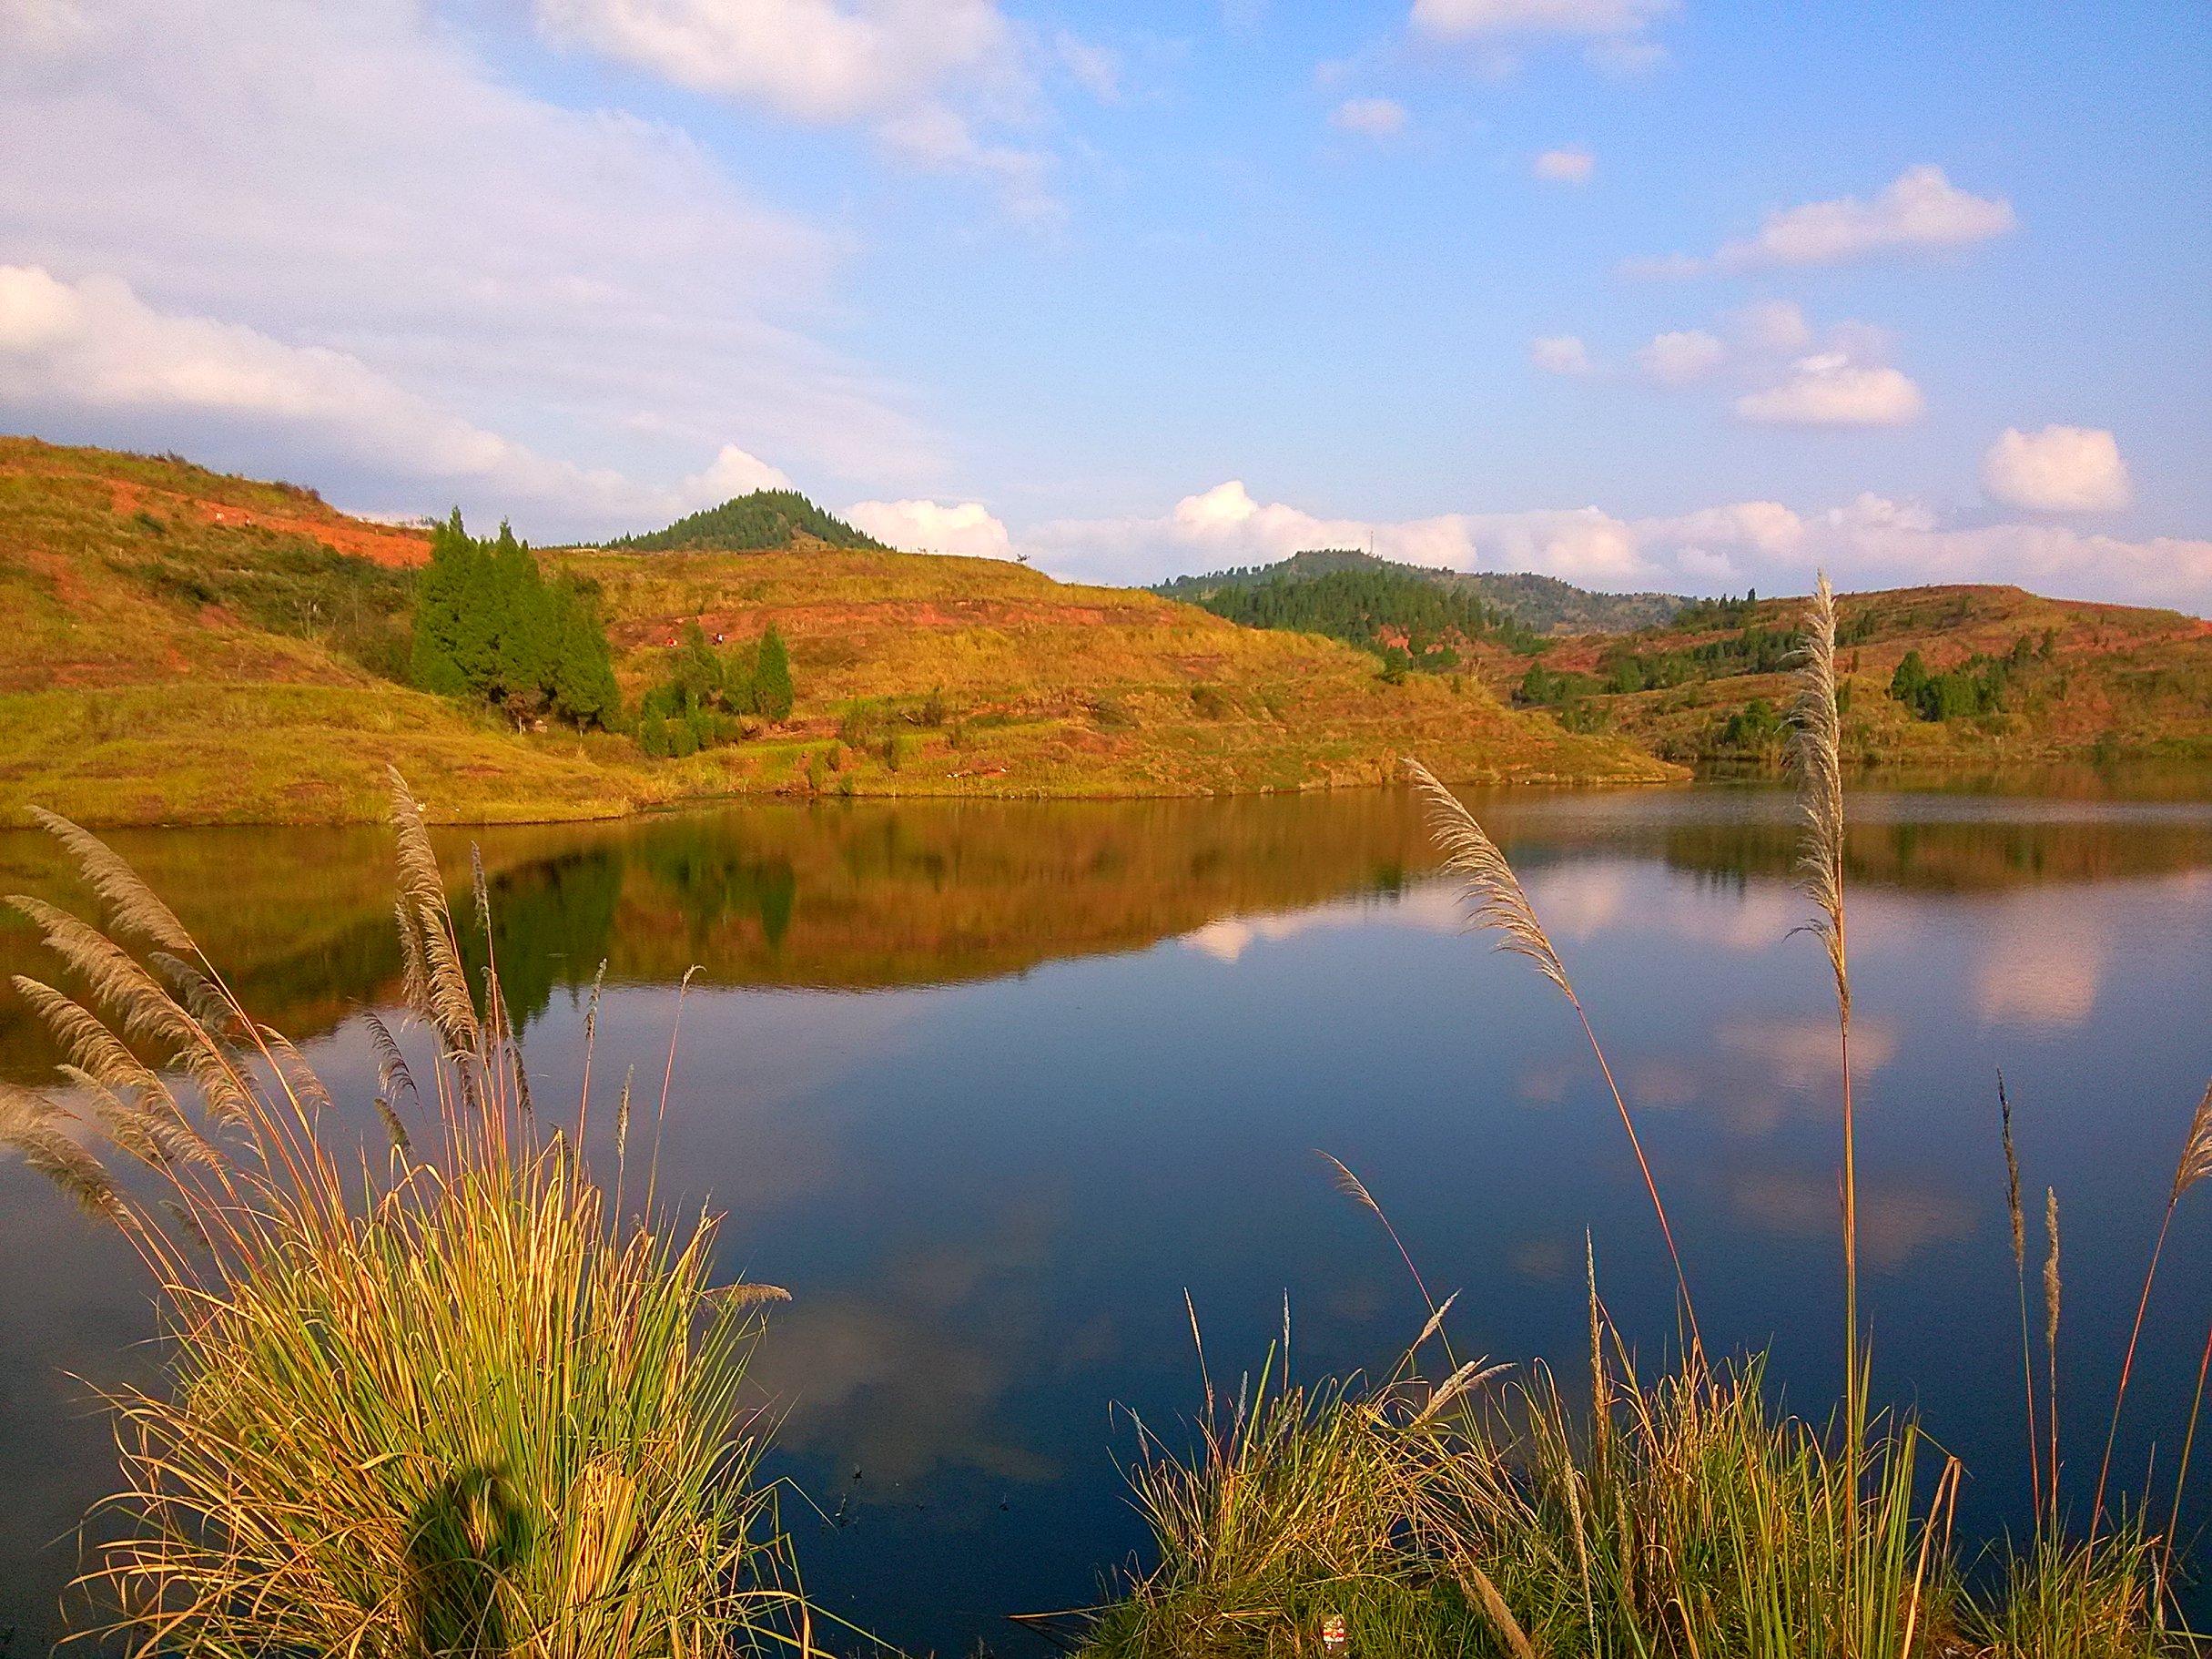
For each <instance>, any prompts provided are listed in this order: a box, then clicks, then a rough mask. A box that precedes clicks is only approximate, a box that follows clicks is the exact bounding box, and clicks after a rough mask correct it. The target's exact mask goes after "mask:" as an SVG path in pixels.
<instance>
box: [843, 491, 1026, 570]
mask: <svg viewBox="0 0 2212 1659" xmlns="http://www.w3.org/2000/svg"><path fill="white" fill-rule="evenodd" d="M845 517H846V520H847V522H848V523H849V524H852V525H854V526H855V527H856V528H857V529H860V530H865V531H866V532H867V533H868V534H870V535H872V536H874V537H875V538H876V539H877V540H878V541H879V542H884V543H888V545H891V546H893V547H902V548H905V549H907V550H908V551H909V552H913V553H951V554H960V555H966V556H967V557H969V558H975V559H1010V558H1012V557H1013V556H1014V548H1013V544H1012V542H1011V540H1010V538H1009V537H1008V535H1007V533H1006V525H1005V524H1003V523H1001V522H1000V521H999V519H996V518H994V517H992V516H991V514H990V510H989V508H988V507H986V506H984V505H983V504H982V503H981V502H975V501H964V502H960V503H959V504H955V505H950V506H947V505H945V504H940V503H939V502H934V501H860V502H855V503H854V504H852V505H851V506H849V507H847V509H846V510H845Z"/></svg>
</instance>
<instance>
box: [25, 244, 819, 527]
mask: <svg viewBox="0 0 2212 1659" xmlns="http://www.w3.org/2000/svg"><path fill="white" fill-rule="evenodd" d="M0 407H10V408H15V409H18V410H25V411H30V412H45V413H50V414H61V415H65V416H66V415H68V414H71V413H86V414H91V415H95V416H97V417H101V418H107V419H122V420H126V421H149V420H150V421H152V422H162V421H163V420H165V419H173V418H175V417H178V416H187V417H191V418H194V419H196V420H198V421H201V422H213V423H216V424H217V425H218V426H220V427H223V428H227V429H229V430H232V431H235V432H238V433H244V434H248V435H255V434H259V435H263V436H266V437H269V438H273V439H275V440H277V441H279V442H280V443H284V444H285V445H286V446H287V447H289V449H290V450H291V452H292V453H294V454H296V455H300V456H304V457H307V458H309V459H310V460H321V461H325V462H329V463H338V464H340V465H342V464H344V463H354V464H357V465H361V466H366V467H368V468H370V469H373V470H374V471H375V472H376V473H378V474H380V475H381V476H384V477H387V478H393V479H400V480H405V481H407V482H408V483H411V484H412V485H414V486H415V487H416V490H417V497H416V499H417V505H418V508H428V507H431V506H434V505H435V504H436V503H437V502H439V501H443V500H449V499H450V498H451V493H452V492H455V491H457V490H460V489H462V488H464V487H468V486H473V487H476V488H478V489H482V490H485V491H491V492H495V493H496V494H497V497H498V499H499V500H500V501H501V502H502V503H506V504H512V505H513V506H517V507H535V508H538V509H540V510H541V511H551V512H553V513H561V514H577V513H581V514H585V515H587V516H589V517H592V518H594V519H598V520H609V519H612V520H616V521H621V522H625V523H630V524H634V523H636V522H638V521H640V520H642V519H645V518H660V517H674V516H675V515H677V514H682V513H685V512H688V511H690V510H692V509H693V508H695V507H699V506H703V505H705V504H709V503H712V502H717V501H723V500H725V499H727V498H728V497H729V496H732V495H739V494H745V493H746V492H747V491H750V490H756V489H763V488H783V487H788V485H789V483H790V480H789V479H788V478H787V477H786V476H785V475H784V473H781V472H780V471H778V470H777V469H776V468H775V467H772V466H770V465H768V464H767V463H765V462H763V461H760V460H758V459H756V457H754V456H752V455H749V454H747V453H746V452H745V451H743V450H741V449H739V448H737V447H736V445H735V444H725V445H724V446H723V447H722V450H721V452H720V453H718V454H717V455H716V456H715V459H714V461H713V462H712V463H709V464H708V465H707V467H706V468H705V470H704V471H702V472H699V473H695V474H693V475H692V476H690V477H688V478H685V479H683V480H682V481H680V482H679V483H675V484H673V485H669V486H665V487H654V486H649V485H640V484H637V483H633V482H632V481H630V480H629V479H627V478H624V476H623V475H622V474H621V473H615V472H612V471H609V470H606V469H604V468H584V467H579V466H575V465H573V464H571V463H566V462H562V461H554V460H549V459H547V458H546V457H545V456H543V455H540V454H537V453H533V451H532V450H530V449H529V448H527V447H525V446H524V445H523V444H520V443H513V442H512V441H511V440H509V439H506V438H503V437H502V436H500V435H499V434H498V433H492V432H487V431H486V430H484V429H483V428H482V427H481V426H477V425H473V424H472V423H471V422H468V421H466V420H464V419H462V417H460V416H459V415H456V414H454V413H453V412H452V411H451V410H448V409H445V408H443V407H441V406H440V405H439V404H437V403H436V402H432V401H431V400H430V399H427V398H423V397H420V396H417V395H416V394H415V393H413V392H408V391H406V390H405V389H403V388H401V387H400V386H398V385H396V384H394V383H393V382H391V380H389V379H387V378H386V377H385V376H383V375H381V374H379V373H378V372H377V371H375V370H373V369H371V368H370V367H369V366H368V365H367V364H365V363H363V362H362V361H360V359H359V358H357V357H352V356H350V355H348V354H347V353H345V352H343V351H332V350H330V348H328V347H325V346H293V345H287V344H285V343H284V342H283V341H278V340H272V339H270V338H269V336H268V335H266V334H263V333H259V332H258V331H255V330H253V329H249V328H246V327H244V326H242V325H240V324H238V323H234V322H223V321H217V320H215V319H213V318H208V317H186V316H172V315H167V314H164V313H162V312H159V311H156V310H152V309H151V308H149V307H147V305H145V304H144V303H143V302H141V301H140V300H139V299H138V297H137V295H136V294H134V293H133V292H132V291H131V290H130V287H129V285H128V284H127V283H126V282H123V281H121V280H118V279H117V278H114V277H86V278H85V279H83V280H80V281H77V282H75V283H68V282H63V281H60V280H56V278H55V277H54V276H53V275H52V274H51V273H49V272H47V271H46V270H41V269H40V268H38V267H36V266H11V265H0ZM433 492H441V493H443V494H433Z"/></svg>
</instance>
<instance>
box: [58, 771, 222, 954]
mask: <svg viewBox="0 0 2212 1659" xmlns="http://www.w3.org/2000/svg"><path fill="white" fill-rule="evenodd" d="M30 814H31V821H32V822H33V823H35V824H36V825H38V827H39V828H40V829H45V830H46V831H47V832H48V833H49V834H51V835H52V836H53V837H54V838H55V839H56V840H58V841H60V842H61V844H62V845H63V846H64V847H66V848H67V849H68V850H69V852H70V855H71V856H72V857H73V858H74V859H75V860H76V869H77V873H78V874H79V875H80V876H82V877H83V878H84V879H85V881H86V885H87V886H89V887H90V888H91V889H92V891H94V892H96V893H97V894H98V895H99V899H100V903H101V904H102V905H103V906H104V907H105V908H106V910H107V925H108V926H109V927H110V928H111V929H113V930H114V931H117V932H118V933H124V934H127V935H129V936H131V937H133V938H136V939H142V940H144V941H147V943H148V944H155V945H159V946H161V947H162V948H163V949H164V950H167V951H179V952H191V951H193V950H194V949H195V948H196V947H195V946H194V945H193V943H192V935H191V934H189V933H188V932H186V931H185V929H184V924H183V923H182V922H180V921H178V920H177V917H176V914H175V912H173V911H171V910H170V909H169V907H168V906H167V905H166V904H164V903H163V902H162V901H161V900H160V899H159V898H158V897H157V895H156V894H155V892H154V890H153V889H152V888H150V887H148V886H147V884H146V883H145V882H144V881H142V880H139V879H138V872H137V870H133V869H132V868H131V867H130V866H129V865H128V864H127V863H126V862H124V860H122V859H121V858H120V857H118V856H117V853H116V852H115V851H114V850H113V849H111V848H110V847H109V846H108V845H107V843H106V842H105V841H103V840H100V839H99V838H98V837H97V836H96V835H94V834H92V833H91V831H89V830H86V829H79V828H77V826H76V825H75V824H73V823H71V822H70V821H69V820H68V819H66V818H64V817H63V816H62V815H61V814H60V813H58V812H49V811H47V810H46V809H45V808H44V807H33V808H31V809H30Z"/></svg>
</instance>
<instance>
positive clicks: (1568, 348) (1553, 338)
mask: <svg viewBox="0 0 2212 1659" xmlns="http://www.w3.org/2000/svg"><path fill="white" fill-rule="evenodd" d="M1528 361H1530V362H1532V363H1534V364H1535V365H1536V366H1537V368H1539V369H1544V370H1548V371H1550V372H1551V373H1553V374H1588V373H1589V372H1590V371H1592V370H1593V369H1595V368H1596V367H1597V365H1596V364H1594V363H1592V362H1591V361H1590V351H1589V348H1588V346H1586V345H1584V344H1583V343H1582V341H1580V340H1579V339H1578V338H1577V337H1576V336H1574V335H1572V334H1542V335H1538V336H1537V338H1536V339H1535V340H1532V341H1529V342H1528Z"/></svg>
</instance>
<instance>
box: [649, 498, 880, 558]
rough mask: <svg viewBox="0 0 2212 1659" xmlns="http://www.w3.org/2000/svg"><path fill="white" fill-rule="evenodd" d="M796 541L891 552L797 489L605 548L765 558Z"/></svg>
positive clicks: (710, 511)
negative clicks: (695, 552)
mask: <svg viewBox="0 0 2212 1659" xmlns="http://www.w3.org/2000/svg"><path fill="white" fill-rule="evenodd" d="M801 537H805V538H807V539H809V540H812V541H817V542H820V543H822V544H823V545H825V546H829V547H848V548H857V549H860V550H863V551H866V552H869V553H889V552H891V551H892V550H891V549H890V548H888V547H887V546H885V545H883V544H882V543H881V542H879V541H878V540H876V538H875V537H873V536H871V535H864V534H861V533H860V532H859V531H857V530H856V529H854V528H853V527H852V526H851V525H850V524H847V523H846V522H845V521H844V520H843V519H841V518H839V517H837V515H836V514H830V513H825V512H823V511H822V509H821V508H819V507H817V506H816V505H815V504H814V503H812V502H810V501H808V500H807V498H806V497H805V496H804V495H801V494H799V493H798V492H797V490H755V491H754V492H753V493H752V494H750V495H739V496H736V497H735V498H733V499H731V500H729V501H725V502H724V503H723V504H721V505H720V506H718V507H708V508H705V510H704V511H702V512H698V513H694V514H691V515H690V516H688V517H686V518H679V519H678V520H676V522H675V524H671V525H669V526H668V528H667V529H665V530H654V531H651V532H649V533H647V534H644V535H625V536H624V537H622V538H621V539H620V540H618V541H613V542H609V543H608V544H607V545H608V546H610V547H623V548H629V549H632V550H634V551H636V552H640V553H671V552H675V551H677V550H678V549H700V550H711V551H714V552H716V553H765V552H766V551H767V550H768V549H770V548H773V547H788V546H789V545H791V544H792V543H793V542H794V541H796V540H798V539H799V538H801Z"/></svg>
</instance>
